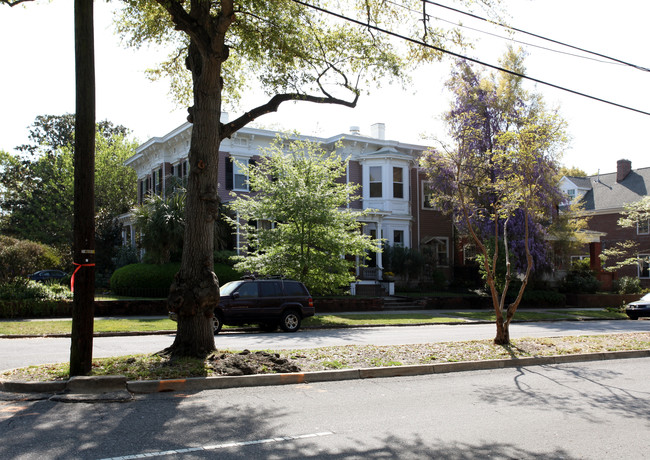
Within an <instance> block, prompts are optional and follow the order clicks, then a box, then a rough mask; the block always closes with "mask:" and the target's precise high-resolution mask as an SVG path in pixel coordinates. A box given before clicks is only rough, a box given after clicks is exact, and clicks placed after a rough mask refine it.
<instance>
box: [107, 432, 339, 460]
mask: <svg viewBox="0 0 650 460" xmlns="http://www.w3.org/2000/svg"><path fill="white" fill-rule="evenodd" d="M332 434H334V433H333V432H331V431H324V432H321V433H310V434H301V435H298V436H282V437H280V438H269V439H258V440H255V441H239V442H225V443H222V444H214V445H211V446H201V447H189V448H186V449H175V450H166V451H161V452H147V453H144V454H133V455H124V456H122V457H110V458H103V459H101V460H133V459H137V458H151V457H163V456H165V455H176V454H186V453H190V452H200V451H208V450H218V449H226V448H228V447H243V446H252V445H255V444H267V443H271V442H283V441H295V440H297V439H308V438H317V437H321V436H330V435H332Z"/></svg>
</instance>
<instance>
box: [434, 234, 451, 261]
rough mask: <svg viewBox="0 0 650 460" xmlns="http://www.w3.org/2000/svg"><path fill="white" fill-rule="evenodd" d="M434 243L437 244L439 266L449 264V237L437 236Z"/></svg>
mask: <svg viewBox="0 0 650 460" xmlns="http://www.w3.org/2000/svg"><path fill="white" fill-rule="evenodd" d="M433 243H434V245H435V254H436V261H437V262H438V266H439V267H447V266H449V238H447V237H436V238H434V239H433Z"/></svg>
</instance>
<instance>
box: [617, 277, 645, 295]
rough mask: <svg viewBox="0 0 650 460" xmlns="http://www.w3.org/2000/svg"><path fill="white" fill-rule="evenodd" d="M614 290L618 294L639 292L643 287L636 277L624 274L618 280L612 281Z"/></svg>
mask: <svg viewBox="0 0 650 460" xmlns="http://www.w3.org/2000/svg"><path fill="white" fill-rule="evenodd" d="M614 291H616V292H617V293H619V294H640V293H641V292H642V291H643V288H642V287H641V281H640V280H639V279H638V278H633V277H631V276H624V277H622V278H621V279H620V280H615V281H614Z"/></svg>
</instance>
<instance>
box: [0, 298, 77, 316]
mask: <svg viewBox="0 0 650 460" xmlns="http://www.w3.org/2000/svg"><path fill="white" fill-rule="evenodd" d="M71 316H72V302H70V301H65V300H0V318H8V319H10V318H69V317H71Z"/></svg>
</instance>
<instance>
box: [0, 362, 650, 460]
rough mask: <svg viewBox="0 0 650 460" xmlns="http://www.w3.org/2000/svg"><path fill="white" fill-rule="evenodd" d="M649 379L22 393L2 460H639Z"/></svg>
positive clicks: (7, 423) (531, 378) (557, 376)
mask: <svg viewBox="0 0 650 460" xmlns="http://www.w3.org/2000/svg"><path fill="white" fill-rule="evenodd" d="M648 382H650V366H648V359H647V358H646V359H627V360H613V361H598V362H588V363H578V364H562V365H553V366H531V367H521V368H512V369H498V370H491V371H471V372H461V373H451V374H437V375H427V376H419V377H399V378H386V379H367V380H352V381H340V382H324V383H317V384H309V385H306V384H301V385H287V386H271V387H257V388H233V389H227V390H210V391H202V392H198V393H186V394H179V393H157V394H150V395H141V396H137V397H136V400H135V401H134V402H131V403H123V404H117V403H103V404H62V403H55V402H50V401H47V400H45V401H17V402H11V403H3V404H2V405H0V433H2V443H0V458H3V459H5V458H6V459H21V460H36V459H38V460H40V459H43V458H47V459H115V458H124V457H126V458H134V457H133V456H136V455H143V456H144V455H147V456H151V457H155V458H161V459H178V458H182V459H212V458H219V459H226V460H228V459H290V458H300V459H364V460H366V459H392V458H399V459H425V458H444V459H453V460H470V459H471V460H478V459H485V458H492V459H538V458H543V459H564V460H576V459H596V460H598V459H607V460H609V459H631V460H635V459H647V458H648V432H649V429H650V386H649V385H648ZM139 458H142V457H139Z"/></svg>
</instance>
